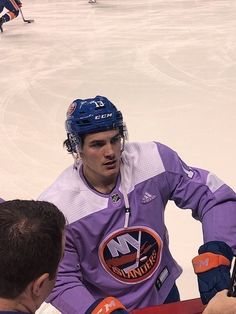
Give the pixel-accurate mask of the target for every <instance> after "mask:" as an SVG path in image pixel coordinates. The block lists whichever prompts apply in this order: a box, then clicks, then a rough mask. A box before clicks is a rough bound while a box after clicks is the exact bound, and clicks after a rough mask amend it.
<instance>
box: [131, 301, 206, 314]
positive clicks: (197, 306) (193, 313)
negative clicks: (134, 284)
mask: <svg viewBox="0 0 236 314" xmlns="http://www.w3.org/2000/svg"><path fill="white" fill-rule="evenodd" d="M204 308H205V305H203V304H202V302H201V300H200V299H199V298H198V299H191V300H186V301H180V302H174V303H169V304H162V305H158V306H152V307H146V308H143V309H139V310H133V311H132V312H131V314H171V313H174V314H201V313H202V312H203V310H204Z"/></svg>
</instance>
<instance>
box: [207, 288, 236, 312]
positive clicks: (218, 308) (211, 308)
mask: <svg viewBox="0 0 236 314" xmlns="http://www.w3.org/2000/svg"><path fill="white" fill-rule="evenodd" d="M235 313H236V298H232V297H228V296H227V290H223V291H221V292H218V293H217V294H216V295H215V296H214V298H212V299H211V300H210V302H209V303H208V305H207V307H206V308H205V310H204V311H203V313H202V314H235Z"/></svg>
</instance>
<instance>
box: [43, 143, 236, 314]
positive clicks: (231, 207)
mask: <svg viewBox="0 0 236 314" xmlns="http://www.w3.org/2000/svg"><path fill="white" fill-rule="evenodd" d="M81 166H82V164H79V165H78V168H77V169H75V168H74V167H73V166H71V167H69V168H68V169H66V170H65V171H64V172H63V173H62V174H61V175H60V176H59V177H58V179H57V180H56V181H55V182H54V183H53V184H52V185H51V186H50V187H49V188H48V189H47V190H46V191H45V192H44V193H43V194H41V196H40V199H41V200H46V201H49V202H52V203H54V204H55V205H56V206H58V208H59V209H61V210H62V211H63V212H64V214H65V216H66V218H67V220H68V225H67V240H66V249H65V256H64V259H63V261H62V262H61V264H60V267H59V271H58V276H57V282H56V286H55V288H54V290H53V292H52V293H51V295H50V297H49V299H48V302H51V303H52V304H53V305H54V306H55V307H56V308H58V309H59V310H60V311H61V312H62V313H63V314H83V313H85V311H86V309H87V308H88V307H89V306H90V305H91V304H92V303H93V302H94V301H95V300H96V299H97V298H101V297H106V296H110V295H111V296H115V297H117V298H118V299H119V300H120V301H121V302H122V303H123V304H124V305H125V306H126V308H127V309H128V310H131V309H134V308H141V307H147V306H153V305H157V304H162V303H163V302H164V301H165V299H166V297H167V295H168V293H169V292H170V290H171V288H172V286H173V284H174V282H175V280H176V279H177V278H178V277H179V275H180V274H181V271H182V270H181V268H180V266H179V265H178V264H177V263H176V261H175V260H174V259H173V257H172V256H171V253H170V251H169V247H168V232H167V229H166V226H165V223H164V210H165V206H166V204H167V202H168V201H169V200H173V201H174V202H175V203H176V205H177V206H178V207H180V208H183V209H192V215H193V217H194V218H195V219H198V220H200V221H201V222H202V224H203V236H204V241H205V242H208V241H212V240H221V241H225V242H226V243H227V244H228V245H230V246H231V247H232V248H233V249H235V243H236V238H235V230H236V195H235V193H234V191H233V190H232V189H231V188H229V187H228V186H227V185H225V184H224V183H223V182H222V181H221V180H220V179H218V178H217V177H216V176H214V175H213V174H211V173H210V172H208V171H206V170H202V169H198V168H194V167H189V166H187V165H186V164H185V163H184V162H183V161H182V160H181V159H180V158H179V157H178V155H177V154H176V153H175V152H174V151H173V150H171V149H170V148H168V147H167V146H164V145H162V144H160V143H155V142H148V143H127V144H126V146H125V151H124V152H123V153H122V166H121V171H120V172H121V174H120V176H119V177H118V180H117V184H116V187H115V188H114V189H113V191H112V192H111V193H110V194H106V195H104V194H101V193H99V192H96V191H95V190H93V189H91V187H89V186H88V184H87V183H86V180H85V179H84V177H83V174H82V167H81ZM127 196H128V202H129V206H130V209H131V214H130V219H129V224H128V226H127V227H126V228H124V224H125V199H126V200H127ZM126 203H127V201H126ZM233 234H234V237H233V236H232V235H233Z"/></svg>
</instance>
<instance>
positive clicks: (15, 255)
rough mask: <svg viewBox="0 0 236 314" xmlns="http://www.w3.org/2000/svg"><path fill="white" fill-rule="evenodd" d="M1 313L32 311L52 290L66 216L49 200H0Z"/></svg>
mask: <svg viewBox="0 0 236 314" xmlns="http://www.w3.org/2000/svg"><path fill="white" fill-rule="evenodd" d="M0 226H1V228H0V314H14V313H15V314H17V313H20V314H27V313H30V314H33V313H35V311H36V310H37V309H38V308H39V306H40V305H41V303H42V302H43V301H44V300H45V298H46V297H47V296H48V295H49V293H50V292H51V290H52V288H53V286H54V283H55V277H56V273H57V268H58V264H59V261H60V259H61V257H62V255H63V250H64V244H65V240H64V229H65V217H64V215H63V214H62V212H60V211H59V210H58V208H56V206H54V205H53V204H50V203H48V202H40V201H32V200H30V201H28V200H12V201H6V202H3V203H1V204H0Z"/></svg>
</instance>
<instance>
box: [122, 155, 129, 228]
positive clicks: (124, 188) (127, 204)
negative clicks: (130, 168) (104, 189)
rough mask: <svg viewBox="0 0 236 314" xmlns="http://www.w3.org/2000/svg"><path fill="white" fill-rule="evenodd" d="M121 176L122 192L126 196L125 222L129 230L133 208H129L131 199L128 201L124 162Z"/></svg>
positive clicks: (125, 226)
mask: <svg viewBox="0 0 236 314" xmlns="http://www.w3.org/2000/svg"><path fill="white" fill-rule="evenodd" d="M120 175H121V191H122V194H123V196H124V202H125V222H124V228H128V226H129V219H130V215H131V208H130V206H129V199H128V195H127V190H126V187H125V180H126V176H125V169H124V164H123V162H122V161H121V165H120Z"/></svg>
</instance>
